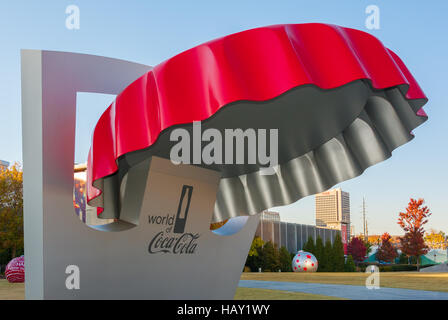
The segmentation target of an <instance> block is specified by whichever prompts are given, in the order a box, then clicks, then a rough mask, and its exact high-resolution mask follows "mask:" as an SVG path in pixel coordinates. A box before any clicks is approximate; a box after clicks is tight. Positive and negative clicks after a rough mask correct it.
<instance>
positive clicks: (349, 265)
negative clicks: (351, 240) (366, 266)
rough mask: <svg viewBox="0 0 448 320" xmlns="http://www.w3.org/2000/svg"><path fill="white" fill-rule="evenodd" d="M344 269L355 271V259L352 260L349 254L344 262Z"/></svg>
mask: <svg viewBox="0 0 448 320" xmlns="http://www.w3.org/2000/svg"><path fill="white" fill-rule="evenodd" d="M344 271H345V272H355V271H356V266H355V261H354V260H353V257H352V256H351V255H349V256H348V257H347V261H346V262H345V265H344Z"/></svg>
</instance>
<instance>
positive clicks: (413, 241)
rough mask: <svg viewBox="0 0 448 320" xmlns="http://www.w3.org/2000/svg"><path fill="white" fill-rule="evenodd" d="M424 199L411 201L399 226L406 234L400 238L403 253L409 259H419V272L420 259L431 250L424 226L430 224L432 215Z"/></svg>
mask: <svg viewBox="0 0 448 320" xmlns="http://www.w3.org/2000/svg"><path fill="white" fill-rule="evenodd" d="M424 202H425V201H424V200H423V199H418V200H415V199H412V198H411V199H410V201H409V203H408V206H407V208H406V212H400V214H399V217H398V225H399V226H400V227H401V228H402V229H403V231H404V232H405V234H404V236H403V237H401V238H400V242H401V251H402V252H403V253H404V254H406V255H407V256H408V257H415V258H416V259H417V270H420V257H421V256H422V255H425V254H426V253H427V252H428V251H429V248H428V246H427V245H426V243H425V240H424V234H425V229H424V228H423V226H424V225H425V224H426V223H427V222H428V217H429V216H430V215H431V212H430V211H429V208H428V207H427V206H423V204H424Z"/></svg>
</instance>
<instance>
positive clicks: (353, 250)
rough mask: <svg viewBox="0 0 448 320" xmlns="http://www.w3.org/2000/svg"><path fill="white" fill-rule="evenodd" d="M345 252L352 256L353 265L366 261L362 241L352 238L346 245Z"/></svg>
mask: <svg viewBox="0 0 448 320" xmlns="http://www.w3.org/2000/svg"><path fill="white" fill-rule="evenodd" d="M347 252H348V254H349V255H351V256H352V258H353V260H354V261H355V263H360V262H362V261H364V260H365V259H366V254H367V248H366V246H365V244H364V241H363V240H362V239H360V238H358V237H353V238H352V239H351V240H350V242H349V243H348V246H347Z"/></svg>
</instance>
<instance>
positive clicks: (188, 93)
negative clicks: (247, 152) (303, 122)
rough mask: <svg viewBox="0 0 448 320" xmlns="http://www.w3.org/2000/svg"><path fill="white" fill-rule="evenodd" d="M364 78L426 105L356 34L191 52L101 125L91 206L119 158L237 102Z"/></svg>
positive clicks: (240, 37) (243, 36)
mask: <svg viewBox="0 0 448 320" xmlns="http://www.w3.org/2000/svg"><path fill="white" fill-rule="evenodd" d="M358 79H369V80H371V83H372V85H373V87H375V88H377V89H383V88H388V87H394V86H397V85H402V84H405V85H408V86H409V90H408V91H407V94H406V98H408V99H422V98H425V95H424V94H423V92H422V90H421V89H420V87H419V85H418V84H417V82H416V81H415V79H414V78H413V76H412V75H411V74H410V72H409V71H408V69H407V68H406V66H405V65H404V64H403V62H402V61H401V60H400V58H399V57H398V56H397V55H395V54H394V53H393V52H392V51H391V50H389V49H387V48H385V47H384V46H383V45H382V43H381V42H380V41H379V40H378V39H376V38H375V37H373V36H372V35H370V34H368V33H365V32H362V31H359V30H355V29H348V28H343V27H339V26H335V25H326V24H317V23H314V24H294V25H275V26H269V27H263V28H257V29H252V30H248V31H243V32H240V33H236V34H232V35H229V36H226V37H223V38H220V39H217V40H213V41H210V42H207V43H204V44H202V45H199V46H197V47H194V48H192V49H190V50H187V51H185V52H183V53H181V54H179V55H176V56H174V57H173V58H171V59H169V60H167V61H165V62H162V63H161V64H159V65H157V66H156V67H154V69H153V70H151V71H149V72H148V73H146V74H145V75H143V76H142V77H141V78H139V79H137V80H136V81H135V82H133V83H132V84H131V85H129V86H128V87H127V88H126V89H125V90H124V91H123V92H122V93H121V94H120V95H118V96H117V98H116V100H115V102H114V103H113V104H112V105H111V106H110V107H109V108H108V109H107V110H106V111H105V112H104V114H103V115H102V116H101V118H100V119H99V121H98V123H97V125H96V128H95V131H94V135H93V140H92V141H93V142H92V146H91V149H90V152H89V159H88V187H87V189H88V190H87V191H88V200H89V201H90V200H92V199H93V198H95V197H97V196H99V195H100V194H101V191H100V190H98V189H96V188H94V187H93V186H92V181H95V180H98V179H100V178H103V177H106V176H108V175H111V174H113V173H115V172H116V171H117V169H118V168H117V163H116V160H117V159H118V158H119V157H120V156H122V155H124V154H126V153H128V152H132V151H136V150H140V149H144V148H147V147H149V146H151V145H152V144H154V142H155V141H156V140H157V138H158V136H159V134H160V132H161V131H162V130H164V129H166V128H169V127H171V126H173V125H178V124H185V123H191V122H193V121H200V120H205V119H207V118H209V117H210V116H212V115H213V114H214V113H215V112H216V111H218V110H219V109H220V108H222V107H224V106H226V105H228V104H229V103H231V102H235V101H239V100H251V101H264V100H269V99H273V98H275V97H277V96H279V95H281V94H282V93H284V92H286V91H288V90H290V89H292V88H294V87H298V86H301V85H305V84H314V85H316V86H318V87H320V88H322V89H332V88H336V87H339V86H342V85H344V84H347V83H349V82H352V81H354V80H358ZM419 113H420V114H421V115H424V112H423V110H421V111H419ZM285 116H287V115H285Z"/></svg>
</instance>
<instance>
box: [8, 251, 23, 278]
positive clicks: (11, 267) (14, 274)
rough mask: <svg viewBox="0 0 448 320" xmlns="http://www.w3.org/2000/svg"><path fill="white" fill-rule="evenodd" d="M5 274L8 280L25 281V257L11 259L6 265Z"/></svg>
mask: <svg viewBox="0 0 448 320" xmlns="http://www.w3.org/2000/svg"><path fill="white" fill-rule="evenodd" d="M5 276H6V280H8V282H24V281H25V258H24V257H23V256H20V257H17V258H14V259H12V260H11V261H9V263H8V264H7V265H6V270H5Z"/></svg>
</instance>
